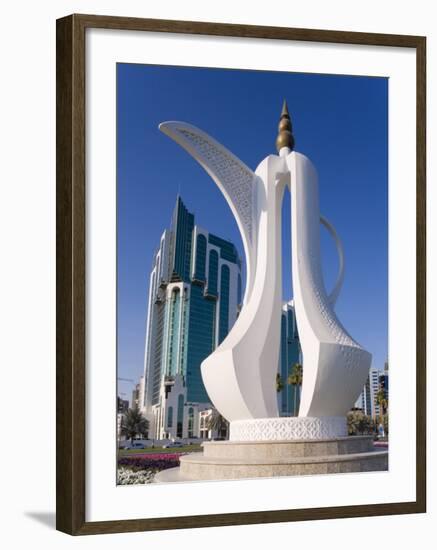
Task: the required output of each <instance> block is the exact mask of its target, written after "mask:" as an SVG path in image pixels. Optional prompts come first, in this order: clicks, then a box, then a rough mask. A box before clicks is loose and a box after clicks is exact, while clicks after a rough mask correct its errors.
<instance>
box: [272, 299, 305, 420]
mask: <svg viewBox="0 0 437 550" xmlns="http://www.w3.org/2000/svg"><path fill="white" fill-rule="evenodd" d="M296 363H299V364H302V357H301V349H300V344H299V334H298V332H297V324H296V315H295V312H294V307H293V301H290V302H285V303H284V305H283V306H282V312H281V340H280V349H279V367H278V373H279V376H280V379H281V381H282V385H283V387H282V390H281V391H279V392H278V410H279V415H280V416H297V414H298V411H299V404H300V389H301V388H300V386H297V385H296V386H292V385H291V384H288V383H287V381H288V376H289V375H290V374H291V372H292V369H293V365H295V364H296Z"/></svg>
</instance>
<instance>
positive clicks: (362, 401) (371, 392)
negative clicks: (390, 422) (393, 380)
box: [355, 362, 388, 418]
mask: <svg viewBox="0 0 437 550" xmlns="http://www.w3.org/2000/svg"><path fill="white" fill-rule="evenodd" d="M381 389H382V390H383V391H384V398H385V399H386V401H387V402H388V362H386V363H385V364H384V371H380V370H378V369H373V368H372V369H370V371H369V376H368V377H367V381H366V384H365V386H364V388H363V391H362V393H361V395H360V397H359V398H358V400H357V402H356V403H355V407H357V408H359V409H362V411H363V412H364V414H367V415H369V416H372V417H373V418H377V417H379V416H380V414H381V412H384V411H381V407H380V404H379V402H378V393H379V390H381Z"/></svg>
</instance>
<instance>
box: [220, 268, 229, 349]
mask: <svg viewBox="0 0 437 550" xmlns="http://www.w3.org/2000/svg"><path fill="white" fill-rule="evenodd" d="M229 280H230V271H229V267H228V266H227V265H222V269H221V277H220V319H219V338H218V343H219V344H221V343H222V342H223V340H224V339H225V337H226V335H227V333H228V330H229Z"/></svg>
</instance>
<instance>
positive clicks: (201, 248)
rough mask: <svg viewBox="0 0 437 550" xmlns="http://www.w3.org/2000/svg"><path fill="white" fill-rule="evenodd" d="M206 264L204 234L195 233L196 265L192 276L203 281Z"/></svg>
mask: <svg viewBox="0 0 437 550" xmlns="http://www.w3.org/2000/svg"><path fill="white" fill-rule="evenodd" d="M205 265H206V238H205V235H197V239H196V266H195V272H194V278H195V279H196V280H197V281H202V282H205Z"/></svg>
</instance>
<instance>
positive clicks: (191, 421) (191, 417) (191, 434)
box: [188, 407, 194, 437]
mask: <svg viewBox="0 0 437 550" xmlns="http://www.w3.org/2000/svg"><path fill="white" fill-rule="evenodd" d="M188 437H194V409H193V407H190V408H189V409H188Z"/></svg>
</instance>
